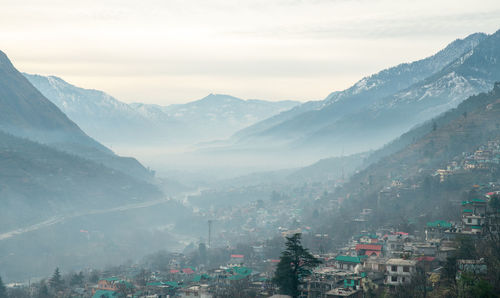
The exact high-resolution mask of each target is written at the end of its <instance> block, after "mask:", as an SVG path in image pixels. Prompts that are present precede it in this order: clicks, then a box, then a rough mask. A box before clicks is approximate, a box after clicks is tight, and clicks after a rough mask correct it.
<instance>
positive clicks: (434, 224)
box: [427, 220, 451, 228]
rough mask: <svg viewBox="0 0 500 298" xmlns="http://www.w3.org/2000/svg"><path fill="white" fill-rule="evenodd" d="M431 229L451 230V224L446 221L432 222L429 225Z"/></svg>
mask: <svg viewBox="0 0 500 298" xmlns="http://www.w3.org/2000/svg"><path fill="white" fill-rule="evenodd" d="M427 226H428V227H430V228H451V223H449V222H447V221H444V220H436V221H430V222H428V223H427Z"/></svg>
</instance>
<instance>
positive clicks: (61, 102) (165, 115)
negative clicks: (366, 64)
mask: <svg viewBox="0 0 500 298" xmlns="http://www.w3.org/2000/svg"><path fill="white" fill-rule="evenodd" d="M24 76H25V77H26V78H27V79H28V80H29V81H30V82H31V83H32V84H33V85H34V86H35V87H36V88H37V89H38V90H39V91H40V92H41V93H42V94H43V95H44V96H46V97H47V98H48V99H49V100H50V101H52V102H53V103H54V104H55V105H56V106H57V107H59V108H60V109H61V110H62V111H63V112H64V113H65V114H66V115H68V116H69V117H70V118H71V119H72V120H74V121H75V122H76V123H77V124H78V125H79V126H81V127H82V128H83V130H84V131H86V132H87V133H88V134H89V135H91V136H92V137H94V138H96V139H97V140H99V141H101V142H104V143H106V144H138V143H141V144H143V145H165V144H185V143H196V142H203V141H210V140H214V139H220V138H227V137H229V136H230V135H232V134H233V133H234V132H236V131H238V130H240V129H242V128H244V127H247V126H249V125H251V124H254V123H256V122H258V121H261V120H263V119H266V118H268V117H271V116H273V115H275V114H277V113H280V112H282V111H285V110H288V109H290V108H292V107H293V106H296V105H298V104H299V103H298V102H295V101H278V102H271V101H264V100H242V99H239V98H236V97H233V96H229V95H223V94H210V95H208V96H206V97H204V98H202V99H200V100H197V101H193V102H189V103H186V104H174V105H169V106H160V105H154V104H144V103H132V104H126V103H124V102H121V101H119V100H117V99H116V98H113V97H112V96H110V95H108V94H106V93H104V92H102V91H98V90H91V89H83V88H79V87H76V86H74V85H71V84H69V83H67V82H65V81H64V80H62V79H61V78H58V77H54V76H40V75H31V74H26V73H25V74H24Z"/></svg>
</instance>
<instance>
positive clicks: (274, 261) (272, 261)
mask: <svg viewBox="0 0 500 298" xmlns="http://www.w3.org/2000/svg"><path fill="white" fill-rule="evenodd" d="M279 262H280V260H271V263H279Z"/></svg>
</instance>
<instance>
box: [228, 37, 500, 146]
mask: <svg viewBox="0 0 500 298" xmlns="http://www.w3.org/2000/svg"><path fill="white" fill-rule="evenodd" d="M499 35H500V33H499V32H497V33H495V34H492V35H490V36H488V35H486V34H482V33H476V34H472V35H470V36H468V37H466V38H465V39H458V40H456V41H454V42H452V43H451V44H449V45H448V46H447V47H446V48H445V49H443V50H441V51H440V52H438V53H436V54H435V55H433V56H431V57H428V58H425V59H422V60H419V61H416V62H413V63H404V64H400V65H398V66H395V67H392V68H389V69H386V70H383V71H381V72H379V73H377V74H374V75H372V76H369V77H365V78H363V79H361V80H360V81H358V82H357V83H356V84H354V85H353V86H352V87H350V88H349V89H347V90H344V91H341V92H334V93H332V94H330V95H329V96H328V97H327V98H326V99H325V100H323V101H321V102H316V103H315V105H314V107H313V108H311V109H309V110H305V111H303V112H301V113H297V114H295V115H293V116H291V117H286V115H284V114H287V113H282V114H280V115H279V116H281V118H282V121H276V119H274V121H270V120H271V119H272V118H271V119H266V120H264V121H262V122H260V123H257V124H255V125H253V126H251V127H249V128H246V129H245V130H243V131H240V132H238V133H236V134H235V136H234V137H233V140H232V141H233V143H236V144H239V145H240V146H246V145H247V144H269V143H271V141H272V140H275V141H277V142H281V143H283V142H286V144H288V145H291V146H293V148H303V149H311V148H314V149H315V151H316V150H318V149H319V150H320V151H322V152H323V153H324V154H328V153H329V152H332V150H334V149H337V151H339V150H338V148H337V147H339V146H340V147H342V148H343V149H345V150H347V151H358V152H359V151H362V150H368V149H372V148H376V147H379V146H381V145H383V144H384V143H386V142H388V141H390V140H391V139H393V138H395V137H397V136H399V135H400V134H401V133H403V132H405V131H407V130H408V129H409V128H411V127H412V126H414V125H417V124H419V123H421V122H423V121H425V120H428V119H430V118H432V117H435V116H436V115H438V114H439V113H442V112H444V111H446V110H448V109H450V108H452V107H455V106H456V105H458V104H459V103H460V102H461V101H463V100H464V99H466V98H467V97H468V96H470V95H472V94H475V93H478V92H482V91H486V90H489V89H491V88H492V86H493V82H494V81H496V80H500V74H499V73H498V72H499V71H498V70H497V69H498V67H497V64H496V63H497V62H496V61H498V60H497V57H498V56H499V54H500V43H498V42H497V41H496V40H497V39H499ZM498 59H500V57H498ZM318 106H319V107H318ZM300 107H301V106H298V107H296V108H295V110H298V109H300ZM288 113H291V112H288ZM274 118H276V117H274ZM266 122H267V123H271V125H263V124H266ZM260 140H263V141H262V142H259V141H260ZM330 154H331V153H330Z"/></svg>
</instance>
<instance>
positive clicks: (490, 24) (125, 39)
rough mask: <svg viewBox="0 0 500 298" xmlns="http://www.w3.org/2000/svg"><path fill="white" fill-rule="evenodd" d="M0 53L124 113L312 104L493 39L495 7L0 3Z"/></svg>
mask: <svg viewBox="0 0 500 298" xmlns="http://www.w3.org/2000/svg"><path fill="white" fill-rule="evenodd" d="M0 5H1V6H0V7H1V9H0V26H1V27H0V28H1V29H0V41H1V47H0V50H3V51H4V52H6V53H7V55H9V57H10V58H11V60H12V61H13V63H14V64H15V65H16V67H17V68H18V69H19V70H21V71H24V72H28V73H38V74H44V75H56V76H59V77H62V78H63V79H65V80H67V81H69V82H70V83H72V84H75V85H77V86H81V87H85V88H93V89H100V90H104V91H106V92H108V93H110V94H111V95H113V96H115V97H117V98H118V99H120V100H122V101H125V102H139V101H140V102H147V103H157V104H163V105H166V104H171V103H183V102H187V101H191V100H195V99H199V98H201V97H203V96H206V95H207V94H208V93H224V94H231V95H234V96H238V97H241V98H259V99H268V100H284V99H293V100H301V101H304V100H311V99H322V98H324V97H325V96H327V95H328V94H329V93H330V92H332V91H337V90H342V89H345V88H347V87H349V86H350V85H352V84H353V83H355V82H356V81H357V80H359V79H361V78H362V77H363V76H366V75H369V74H372V73H375V72H377V71H379V70H382V69H384V68H387V67H389V66H393V65H396V64H399V63H401V62H410V61H413V60H417V59H421V58H424V57H426V56H429V55H432V54H434V53H435V52H437V51H438V50H440V49H441V48H443V47H444V46H446V44H448V43H450V42H451V41H453V40H454V39H456V38H463V37H465V36H467V35H468V34H471V33H474V32H485V33H493V32H494V31H496V30H498V29H499V28H500V1H498V0H477V1H462V0H440V1H435V0H432V1H428V0H423V1H414V0H411V1H409V0H391V1H389V0H309V1H308V0H276V1H273V0H225V1H222V0H161V1H131V0H120V1H106V0H104V1H103V0H99V1H94V0H87V1H68V0H46V1H38V0H26V1H6V0H0Z"/></svg>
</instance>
